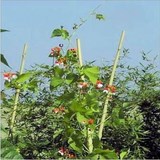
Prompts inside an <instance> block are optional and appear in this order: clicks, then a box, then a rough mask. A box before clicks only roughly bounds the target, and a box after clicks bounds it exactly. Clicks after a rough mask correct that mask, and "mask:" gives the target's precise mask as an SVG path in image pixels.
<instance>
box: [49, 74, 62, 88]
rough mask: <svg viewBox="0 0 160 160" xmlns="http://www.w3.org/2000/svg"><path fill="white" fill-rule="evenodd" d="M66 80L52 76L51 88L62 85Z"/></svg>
mask: <svg viewBox="0 0 160 160" xmlns="http://www.w3.org/2000/svg"><path fill="white" fill-rule="evenodd" d="M63 82H64V80H63V79H62V78H60V77H52V79H51V83H50V88H51V89H52V88H54V87H57V86H59V85H61V84H62V83H63Z"/></svg>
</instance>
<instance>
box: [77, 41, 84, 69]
mask: <svg viewBox="0 0 160 160" xmlns="http://www.w3.org/2000/svg"><path fill="white" fill-rule="evenodd" d="M76 42H77V51H78V58H79V64H80V66H81V67H82V65H83V62H82V51H81V43H80V39H76Z"/></svg>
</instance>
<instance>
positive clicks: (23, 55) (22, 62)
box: [10, 44, 27, 131]
mask: <svg viewBox="0 0 160 160" xmlns="http://www.w3.org/2000/svg"><path fill="white" fill-rule="evenodd" d="M26 53H27V44H24V48H23V53H22V59H21V65H20V71H19V74H20V75H21V74H22V73H23V69H24V63H25V57H26ZM19 93H20V89H17V90H16V95H15V101H14V107H13V113H12V117H11V125H10V129H11V131H12V130H13V127H14V122H15V117H16V111H17V104H18V99H19Z"/></svg>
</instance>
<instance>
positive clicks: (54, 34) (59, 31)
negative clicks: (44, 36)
mask: <svg viewBox="0 0 160 160" xmlns="http://www.w3.org/2000/svg"><path fill="white" fill-rule="evenodd" d="M54 37H62V38H63V39H67V38H68V37H69V32H68V31H67V30H65V29H63V28H61V29H55V30H53V32H52V35H51V38H54Z"/></svg>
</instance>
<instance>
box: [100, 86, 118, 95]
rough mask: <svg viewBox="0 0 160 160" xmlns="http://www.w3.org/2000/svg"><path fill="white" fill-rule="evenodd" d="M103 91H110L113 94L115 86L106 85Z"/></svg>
mask: <svg viewBox="0 0 160 160" xmlns="http://www.w3.org/2000/svg"><path fill="white" fill-rule="evenodd" d="M103 92H106V93H108V92H110V93H112V94H115V92H116V87H115V86H113V85H107V86H106V88H104V91H103Z"/></svg>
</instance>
